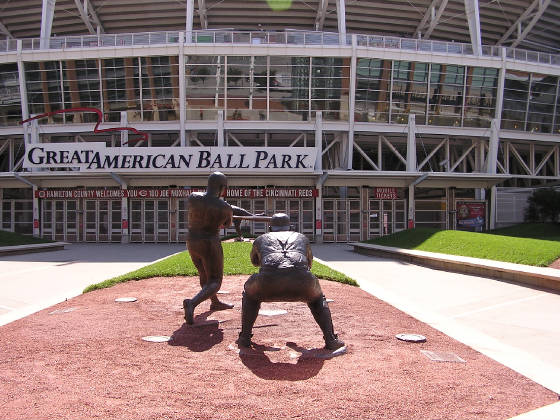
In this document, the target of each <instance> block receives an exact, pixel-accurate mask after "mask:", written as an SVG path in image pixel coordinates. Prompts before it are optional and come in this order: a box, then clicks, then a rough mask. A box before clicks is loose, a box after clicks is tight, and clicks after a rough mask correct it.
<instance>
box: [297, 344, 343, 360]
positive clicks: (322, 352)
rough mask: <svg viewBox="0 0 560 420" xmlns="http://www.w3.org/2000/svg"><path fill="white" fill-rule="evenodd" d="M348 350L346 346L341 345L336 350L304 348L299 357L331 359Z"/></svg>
mask: <svg viewBox="0 0 560 420" xmlns="http://www.w3.org/2000/svg"><path fill="white" fill-rule="evenodd" d="M347 352H348V347H347V346H342V347H340V348H338V349H336V350H329V349H325V348H323V349H311V350H305V351H304V352H303V353H302V354H301V357H302V358H304V359H307V358H313V359H323V360H327V359H332V358H334V357H338V356H342V355H343V354H346V353H347Z"/></svg>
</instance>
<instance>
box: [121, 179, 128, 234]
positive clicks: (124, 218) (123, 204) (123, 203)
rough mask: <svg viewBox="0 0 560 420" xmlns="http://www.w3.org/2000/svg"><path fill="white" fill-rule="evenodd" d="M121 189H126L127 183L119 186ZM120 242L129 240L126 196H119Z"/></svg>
mask: <svg viewBox="0 0 560 420" xmlns="http://www.w3.org/2000/svg"><path fill="white" fill-rule="evenodd" d="M121 188H122V189H123V190H126V189H127V185H126V184H125V185H124V186H121ZM121 219H122V220H121V244H127V243H129V242H130V222H129V220H128V197H122V198H121Z"/></svg>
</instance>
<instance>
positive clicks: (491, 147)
mask: <svg viewBox="0 0 560 420" xmlns="http://www.w3.org/2000/svg"><path fill="white" fill-rule="evenodd" d="M488 142H489V143H488V157H487V159H486V173H487V174H496V173H497V170H496V169H497V162H498V147H499V145H500V128H499V127H498V121H497V120H495V119H494V120H492V122H491V123H490V138H489V139H488Z"/></svg>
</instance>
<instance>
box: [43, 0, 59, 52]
mask: <svg viewBox="0 0 560 420" xmlns="http://www.w3.org/2000/svg"><path fill="white" fill-rule="evenodd" d="M55 4H56V0H43V9H42V11H41V40H40V47H41V49H42V50H44V49H47V48H49V38H50V37H51V31H52V23H53V19H54V6H55Z"/></svg>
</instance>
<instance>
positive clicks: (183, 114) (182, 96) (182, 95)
mask: <svg viewBox="0 0 560 420" xmlns="http://www.w3.org/2000/svg"><path fill="white" fill-rule="evenodd" d="M185 88H186V86H185V34H184V33H183V32H179V138H180V144H181V147H185V144H186V138H185V121H186V119H187V109H186V106H187V98H186V91H185Z"/></svg>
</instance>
